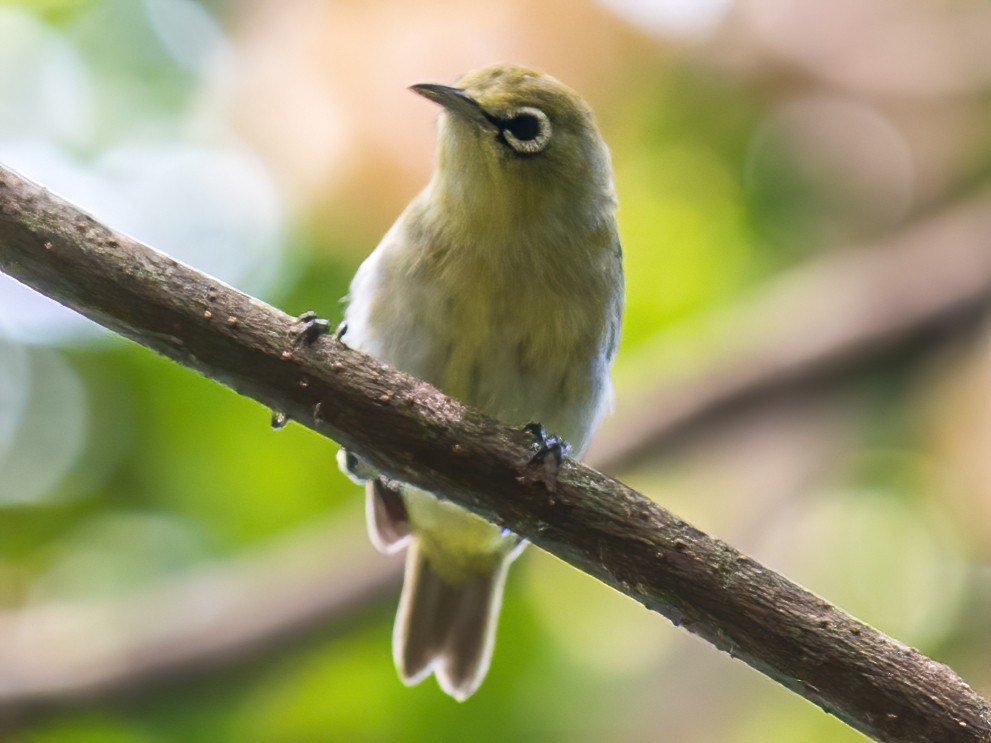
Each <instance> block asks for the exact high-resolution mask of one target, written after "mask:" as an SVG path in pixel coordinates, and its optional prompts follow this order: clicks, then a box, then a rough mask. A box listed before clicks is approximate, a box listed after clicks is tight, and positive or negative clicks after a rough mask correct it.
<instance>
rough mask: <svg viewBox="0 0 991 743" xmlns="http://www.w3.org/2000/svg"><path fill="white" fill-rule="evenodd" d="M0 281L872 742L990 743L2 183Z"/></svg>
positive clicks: (929, 700) (882, 675) (446, 409)
mask: <svg viewBox="0 0 991 743" xmlns="http://www.w3.org/2000/svg"><path fill="white" fill-rule="evenodd" d="M0 269H2V270H3V271H4V272H6V273H8V274H10V275H11V276H14V277H15V278H17V279H19V280H20V281H22V282H24V283H26V284H28V285H29V286H33V287H34V288H35V289H37V290H39V291H41V292H43V293H45V294H47V295H49V296H51V297H53V298H55V299H56V300H58V301H60V302H62V303H63V304H66V305H67V306H69V307H72V308H73V309H76V310H78V311H80V312H82V313H83V314H84V315H86V316H88V317H90V318H92V319H94V320H96V321H97V322H99V323H101V324H103V325H105V326H107V327H108V328H110V329H112V330H115V331H117V332H118V333H121V334H122V335H125V336H127V337H129V338H132V339H133V340H135V341H137V342H139V343H142V344H143V345H146V346H148V347H149V348H152V349H154V350H155V351H158V352H159V353H161V354H163V355H165V356H168V357H169V358H172V359H174V360H175V361H178V362H179V363H182V364H184V365H186V366H189V367H190V368H193V369H195V370H197V371H199V372H201V373H203V374H206V375H207V376H210V377H212V378H214V379H216V380H218V381H220V382H222V383H224V384H226V385H228V386H230V387H232V388H234V389H235V390H237V391H238V392H240V393H241V394H244V395H247V396H249V397H252V398H254V399H256V400H258V401H259V402H261V403H262V404H264V405H266V406H268V407H270V408H273V409H276V410H280V411H284V412H285V413H286V414H288V415H289V417H291V418H292V419H294V420H296V421H297V422H299V423H301V424H303V425H306V426H308V427H310V428H312V429H314V430H316V431H318V432H320V433H322V434H324V435H326V436H329V437H331V438H333V439H335V440H337V441H338V442H340V443H342V444H343V445H345V446H347V447H349V448H351V449H353V450H354V451H355V452H357V453H358V454H359V455H361V456H362V457H363V458H364V459H366V460H367V461H368V462H369V463H370V464H372V465H373V466H374V467H376V468H378V469H379V470H380V471H382V472H384V473H386V474H387V475H388V476H389V477H392V478H395V479H397V480H402V481H405V482H409V483H412V484H415V485H418V486H420V487H423V488H426V489H428V490H431V491H434V492H438V493H443V494H444V495H445V496H446V497H449V498H450V499H451V500H452V501H454V502H457V503H458V504H459V505H462V506H464V507H466V508H469V509H470V510H472V511H474V512H475V513H478V514H479V515H481V516H483V517H484V518H487V519H488V520H490V521H492V522H494V523H496V524H500V525H503V526H506V527H507V528H510V529H512V530H513V531H515V532H517V533H519V534H520V535H522V536H524V537H526V538H527V539H528V540H530V541H531V542H533V543H534V544H536V545H538V546H539V547H541V548H543V549H546V550H547V551H549V552H551V553H552V554H555V555H557V556H558V557H560V558H561V559H564V560H565V561H567V562H569V563H571V564H572V565H574V566H575V567H577V568H578V569H580V570H583V571H585V572H587V573H589V574H590V575H593V576H595V577H597V578H599V579H600V580H602V581H603V582H605V583H606V584H607V585H610V586H613V587H614V588H616V589H617V590H620V591H622V592H623V593H626V594H627V595H629V596H631V597H633V598H634V599H636V600H638V601H640V602H641V603H642V604H644V605H645V606H646V607H648V608H650V609H652V610H654V611H657V612H658V613H661V614H663V615H665V616H666V617H668V618H669V619H670V620H671V621H672V622H674V623H675V624H678V625H683V626H685V627H686V628H687V629H689V630H690V631H692V632H694V633H695V634H697V635H699V636H701V637H703V638H705V639H706V640H708V641H709V642H711V643H713V644H714V645H715V646H716V647H718V648H720V649H722V650H725V651H727V652H729V653H730V654H731V655H733V656H734V657H737V658H740V659H741V660H744V661H745V662H747V663H748V664H750V665H751V666H753V667H754V668H756V669H757V670H759V671H761V672H762V673H765V674H767V675H768V676H770V677H771V678H773V679H775V680H777V681H778V682H780V683H782V684H783V685H785V686H786V687H788V688H790V689H792V690H793V691H796V692H797V693H799V694H801V695H803V696H805V697H806V698H808V699H810V700H811V701H813V702H815V703H816V704H818V705H819V706H821V707H822V708H823V709H824V710H826V711H827V712H830V713H832V714H835V715H836V716H838V717H840V718H841V719H843V720H845V721H846V722H848V723H849V724H850V725H852V726H853V727H855V728H857V729H859V730H861V731H862V732H864V733H866V734H867V735H870V736H872V737H874V738H876V739H878V740H882V741H933V740H940V741H991V708H989V705H988V703H987V701H985V700H984V699H982V698H981V697H979V696H978V695H977V694H976V693H975V692H974V691H973V690H972V689H971V688H970V687H969V686H968V685H967V684H966V683H965V682H964V681H963V680H962V679H960V678H959V677H958V676H957V675H956V674H955V673H954V672H953V671H952V670H951V669H949V668H948V667H946V666H944V665H942V664H940V663H937V662H935V661H933V660H931V659H929V658H927V657H925V656H924V655H922V654H921V653H919V652H918V651H916V650H913V649H910V648H907V647H905V646H904V645H901V644H900V643H898V642H897V641H895V640H892V639H891V638H889V637H887V636H885V635H883V634H882V633H880V632H878V631H877V630H875V629H873V628H871V627H869V626H867V625H865V624H863V623H862V622H859V621H858V620H856V619H854V618H853V617H851V616H849V615H847V614H845V613H844V612H842V611H841V610H839V609H838V608H836V607H833V606H831V605H830V604H828V603H827V602H826V601H824V600H822V599H821V598H818V597H816V596H814V595H812V594H811V593H809V592H807V591H805V590H804V589H802V588H800V587H799V586H796V585H794V584H792V583H790V582H788V581H787V580H785V579H784V578H783V577H781V576H780V575H778V574H776V573H774V572H773V571H770V570H768V569H767V568H764V567H763V566H761V565H759V564H758V563H756V562H755V561H753V560H752V559H750V558H748V557H746V556H744V555H742V554H741V553H739V552H737V551H736V550H734V549H733V548H732V547H730V546H729V545H727V544H725V543H723V542H721V541H720V540H717V539H713V538H711V537H709V536H707V535H705V534H703V533H702V532H700V531H699V530H697V529H695V528H694V527H692V526H691V525H689V524H687V523H685V522H683V521H681V520H680V519H678V518H677V517H675V516H674V515H672V514H671V513H669V512H667V511H665V510H664V509H663V508H661V507H660V506H658V505H657V504H655V503H653V502H652V501H650V500H648V499H647V498H645V497H644V496H642V495H640V494H639V493H636V492H635V491H633V490H631V489H630V488H628V487H626V486H625V485H623V484H622V483H619V482H617V481H615V480H612V479H610V478H608V477H606V476H604V475H602V474H600V473H598V472H596V471H594V470H592V469H590V468H588V467H586V466H584V465H582V464H579V463H577V462H574V461H572V460H566V461H565V462H564V463H563V464H562V466H561V469H560V472H559V473H558V476H557V478H556V480H555V481H554V482H550V483H548V482H546V478H544V477H542V476H541V475H542V473H541V472H537V471H534V467H533V466H532V465H531V464H530V457H531V455H532V449H531V443H532V442H531V441H530V439H529V436H528V435H527V434H524V433H522V432H520V431H518V430H515V429H512V428H508V427H506V426H503V425H501V424H499V423H497V422H496V421H494V420H492V419H490V418H487V417H485V416H483V415H481V414H479V413H477V412H475V411H473V410H470V409H468V408H466V407H465V406H463V405H462V404H460V403H458V402H457V401H455V400H452V399H451V398H448V397H446V396H444V395H443V394H441V393H440V392H439V391H437V390H436V389H435V388H433V387H431V386H430V385H427V384H426V383H424V382H422V381H419V380H416V379H414V378H412V377H409V376H407V375H404V374H400V373H398V372H396V371H393V370H391V369H389V368H387V367H385V366H384V365H382V364H380V363H378V362H376V361H375V360H374V359H371V358H370V357H367V356H364V355H363V354H360V353H357V352H355V351H353V350H351V349H348V348H347V347H346V346H344V345H343V344H341V343H338V342H335V341H334V340H333V339H330V338H324V339H321V340H319V341H318V342H317V343H315V344H314V345H312V346H309V347H296V346H294V345H293V343H292V338H293V327H294V326H293V320H292V318H290V317H289V316H287V315H285V314H284V313H282V312H280V311H278V310H276V309H274V308H272V307H270V306H268V305H266V304H264V303H262V302H260V301H258V300H256V299H253V298H251V297H248V296H246V295H244V294H241V293H240V292H237V291H235V290H233V289H231V288H230V287H228V286H226V285H224V284H222V283H221V282H219V281H216V280H214V279H211V278H209V277H207V276H204V275H203V274H200V273H199V272H197V271H195V270H193V269H191V268H189V267H187V266H184V265H182V264H180V263H178V262H177V261H175V260H173V259H171V258H168V257H167V256H164V255H162V254H160V253H157V252H155V251H153V250H151V249H150V248H148V247H146V246H144V245H141V244H140V243H137V242H136V241H134V240H132V239H130V238H128V237H126V236H124V235H122V234H119V233H116V232H114V231H112V230H111V229H109V228H107V227H105V226H103V225H101V224H99V223H98V222H96V221H95V220H94V219H93V218H92V217H90V216H88V215H86V214H83V213H82V212H80V211H78V210H77V209H75V208H74V207H72V206H71V205H69V204H68V203H66V202H64V201H62V200H60V199H58V198H57V197H54V196H52V195H51V194H49V193H48V192H47V191H45V190H44V189H42V188H40V187H38V186H36V185H34V184H32V183H30V182H28V181H26V180H25V179H23V178H20V177H19V176H17V175H16V174H14V173H12V172H11V171H8V170H4V169H0Z"/></svg>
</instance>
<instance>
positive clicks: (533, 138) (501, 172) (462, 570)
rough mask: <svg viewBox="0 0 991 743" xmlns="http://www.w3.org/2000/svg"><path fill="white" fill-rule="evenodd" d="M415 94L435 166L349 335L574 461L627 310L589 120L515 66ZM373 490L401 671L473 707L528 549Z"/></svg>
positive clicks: (444, 512)
mask: <svg viewBox="0 0 991 743" xmlns="http://www.w3.org/2000/svg"><path fill="white" fill-rule="evenodd" d="M411 89H412V90H413V91H414V92H416V93H419V94H420V95H422V96H423V97H425V98H427V99H429V100H431V101H433V102H435V103H437V104H439V105H440V106H441V107H442V112H441V115H440V120H439V131H438V142H437V146H438V152H437V162H436V168H435V170H434V173H433V177H432V179H431V181H430V183H429V184H428V185H427V187H426V188H425V189H424V190H423V191H422V192H421V193H420V194H419V195H418V196H417V197H416V198H414V199H413V201H412V202H411V203H410V205H409V206H408V207H407V208H406V210H405V211H404V212H403V213H402V214H401V215H400V217H399V219H398V220H397V221H396V223H395V224H394V225H393V226H392V228H391V229H390V230H389V231H388V233H387V234H386V235H385V237H384V238H383V239H382V241H381V243H379V245H378V247H377V248H376V249H375V251H374V252H373V253H372V254H371V255H370V256H369V257H368V258H367V259H366V260H365V262H364V263H363V264H362V265H361V267H360V268H359V269H358V272H357V274H356V275H355V277H354V280H353V281H352V283H351V289H350V294H349V299H348V302H349V304H348V309H347V313H346V317H345V323H346V328H347V330H346V335H345V338H344V340H345V341H346V342H347V343H349V344H350V345H351V346H353V347H354V348H357V349H359V350H361V351H364V352H366V353H369V354H371V355H373V356H376V357H377V358H379V359H380V360H382V361H384V362H385V363H387V364H389V365H391V366H393V367H395V368H396V369H399V370H401V371H404V372H408V373H410V374H413V375H415V376H417V377H419V378H421V379H424V380H426V381H428V382H430V383H432V384H433V385H435V386H436V387H438V388H439V389H441V390H443V391H444V392H446V393H447V394H449V395H451V396H453V397H456V398H458V399H459V400H461V401H463V402H465V403H467V404H468V405H471V406H474V407H476V408H478V409H480V410H482V411H483V412H485V413H487V414H489V415H491V416H493V417H495V418H497V419H499V420H500V421H502V422H504V423H507V424H511V425H523V424H527V423H529V422H534V421H537V422H540V423H541V424H543V426H544V427H546V429H547V430H548V431H550V432H551V433H553V434H557V435H559V436H561V437H562V438H563V439H564V440H565V441H567V442H568V443H569V444H570V445H571V447H572V451H573V452H575V453H576V454H578V455H580V454H581V453H582V452H583V451H584V450H585V448H586V446H587V444H588V441H589V438H590V437H591V435H592V431H593V430H594V429H595V426H596V424H597V422H598V420H599V418H600V417H601V415H602V413H603V412H604V410H605V409H606V408H607V407H608V406H609V404H610V400H611V395H612V388H611V382H610V377H609V366H610V363H611V362H612V359H613V356H614V355H615V352H616V346H617V342H618V338H619V331H620V320H621V315H622V306H623V269H622V253H621V250H620V243H619V236H618V233H617V230H616V222H615V218H614V212H615V209H616V196H615V191H614V187H613V179H612V172H611V168H610V163H609V152H608V150H607V148H606V145H605V143H604V142H603V141H602V137H601V136H600V135H599V132H598V130H597V129H596V125H595V121H594V119H593V116H592V112H591V110H590V109H589V107H588V106H587V105H586V104H585V102H584V101H583V100H582V99H581V98H579V97H578V95H577V94H576V93H575V92H574V91H572V90H571V89H570V88H568V87H566V86H565V85H563V84H562V83H560V82H558V81H557V80H555V79H554V78H552V77H550V76H548V75H545V74H542V73H539V72H535V71H532V70H527V69H523V68H521V67H515V66H508V65H497V66H493V67H486V68H484V69H480V70H476V71H474V72H470V73H468V74H467V75H465V76H464V77H462V78H461V79H460V80H459V81H458V82H457V83H456V84H455V85H454V86H448V85H437V84H433V83H429V84H421V85H414V86H412V88H411ZM349 460H350V462H351V464H350V466H347V465H345V466H347V469H349V470H350V472H351V473H352V474H355V472H356V470H355V463H354V460H353V458H349V457H347V456H345V457H344V458H342V462H345V463H346V462H347V461H349ZM366 476H367V473H366ZM366 487H367V516H368V530H369V534H370V536H371V539H372V542H373V543H374V544H375V546H376V547H378V548H379V549H380V550H382V551H384V552H395V551H397V550H399V549H402V548H404V547H407V546H408V553H407V557H406V575H405V583H404V585H403V592H402V598H401V599H400V602H399V612H398V616H397V617H396V624H395V630H394V632H393V656H394V658H395V662H396V667H397V668H398V670H399V675H400V677H401V678H402V680H403V681H404V682H405V683H406V684H416V683H418V682H419V681H421V680H422V679H423V678H425V677H426V676H427V675H429V674H430V673H431V672H432V673H434V674H435V675H436V676H437V681H438V682H439V683H440V686H441V688H442V689H443V690H444V691H445V692H447V693H448V694H450V695H451V696H452V697H454V698H455V699H458V700H463V699H466V698H467V697H468V696H469V695H471V694H472V693H473V692H474V691H475V690H476V689H477V688H478V685H479V684H480V683H481V681H482V679H483V678H484V677H485V674H486V671H487V670H488V667H489V662H490V659H491V657H492V647H493V643H494V638H495V625H496V618H497V616H498V612H499V605H500V603H501V600H502V590H503V584H504V583H505V577H506V569H507V567H508V565H509V563H510V562H511V561H512V560H513V558H514V557H515V556H516V555H517V554H519V551H520V549H519V548H520V545H521V542H520V539H519V538H518V537H516V536H515V535H513V534H509V533H507V532H505V531H503V530H500V529H499V528H498V527H496V526H493V525H491V524H489V523H487V522H486V521H483V520H482V519H480V518H479V517H477V516H475V515H473V514H471V513H468V512H467V511H465V510H462V509H461V508H459V507H457V506H455V505H453V504H452V503H450V502H447V501H443V500H438V498H437V497H435V496H434V495H432V494H430V493H427V492H424V491H422V490H418V489H416V488H413V487H409V486H403V485H399V484H397V483H394V482H385V481H384V480H382V479H378V478H375V477H374V476H373V477H372V479H370V480H368V482H367V483H366ZM440 495H441V496H443V494H440Z"/></svg>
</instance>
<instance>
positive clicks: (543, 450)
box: [523, 423, 571, 493]
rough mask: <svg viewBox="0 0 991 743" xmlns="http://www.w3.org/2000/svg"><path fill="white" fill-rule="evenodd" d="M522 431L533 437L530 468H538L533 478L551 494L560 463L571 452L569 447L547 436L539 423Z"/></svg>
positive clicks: (555, 487) (564, 442)
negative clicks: (537, 472) (537, 473)
mask: <svg viewBox="0 0 991 743" xmlns="http://www.w3.org/2000/svg"><path fill="white" fill-rule="evenodd" d="M523 431H524V432H526V433H528V434H530V435H531V436H533V439H534V441H533V444H532V448H533V456H532V457H530V466H531V467H535V468H539V475H538V476H537V477H536V478H534V479H536V480H539V481H540V482H542V483H544V485H545V486H546V487H547V489H548V490H549V491H551V492H552V493H553V492H554V491H555V490H556V489H557V475H558V472H559V470H560V469H561V463H562V462H563V461H564V458H565V457H566V456H568V452H570V451H571V445H570V444H568V442H567V441H565V440H564V439H562V438H561V437H560V436H555V435H554V434H548V433H547V431H545V430H544V427H543V426H542V425H541V424H539V423H527V424H526V425H525V426H523Z"/></svg>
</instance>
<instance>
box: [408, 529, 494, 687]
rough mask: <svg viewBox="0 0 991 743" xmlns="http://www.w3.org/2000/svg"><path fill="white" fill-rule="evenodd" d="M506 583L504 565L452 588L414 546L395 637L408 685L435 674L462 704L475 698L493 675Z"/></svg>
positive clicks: (411, 546)
mask: <svg viewBox="0 0 991 743" xmlns="http://www.w3.org/2000/svg"><path fill="white" fill-rule="evenodd" d="M505 577H506V567H505V564H504V563H501V564H499V565H497V566H496V567H495V568H494V569H493V570H491V571H489V572H485V573H481V574H479V575H478V576H477V577H476V578H473V579H472V580H470V581H467V582H464V583H458V584H451V583H447V582H445V581H444V580H443V579H442V578H441V577H440V576H439V575H438V574H437V573H436V572H435V571H434V570H433V569H431V567H430V563H429V561H428V560H427V558H426V557H425V556H424V555H423V554H422V552H421V551H420V550H419V548H418V545H417V543H416V540H415V539H414V540H413V542H412V544H411V545H410V548H409V552H408V554H407V557H406V579H405V581H404V583H403V595H402V598H401V599H400V602H399V613H398V616H397V617H396V626H395V631H394V634H393V655H394V656H395V661H396V667H397V668H398V669H399V675H400V677H401V678H402V680H403V683H405V684H408V685H412V684H417V683H419V682H420V681H422V680H423V679H424V678H425V677H426V676H428V675H429V674H430V672H431V671H432V672H434V673H435V674H436V676H437V681H438V683H439V684H440V686H441V688H442V689H443V690H444V691H445V692H446V693H448V694H450V695H451V696H452V697H454V698H455V699H457V700H458V701H463V700H465V699H467V698H468V697H469V696H471V694H472V693H473V692H474V691H475V690H476V689H477V688H478V685H479V684H480V683H482V679H483V678H485V674H486V672H487V671H488V669H489V661H490V660H491V658H492V648H493V645H494V644H495V626H496V618H497V617H498V613H499V605H500V603H501V602H502V589H503V585H504V584H505Z"/></svg>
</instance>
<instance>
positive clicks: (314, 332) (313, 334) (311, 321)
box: [293, 310, 330, 346]
mask: <svg viewBox="0 0 991 743" xmlns="http://www.w3.org/2000/svg"><path fill="white" fill-rule="evenodd" d="M296 324H297V325H299V327H298V328H297V329H296V330H295V331H294V334H293V335H294V340H293V344H294V345H296V346H299V345H306V346H309V345H311V344H312V343H313V342H314V341H315V340H316V339H317V338H319V337H320V336H321V335H327V334H328V333H330V322H329V321H328V320H326V319H324V318H322V317H319V316H318V315H317V313H316V312H314V311H313V310H309V311H307V312H304V313H303V314H302V315H300V316H299V317H297V318H296Z"/></svg>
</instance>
